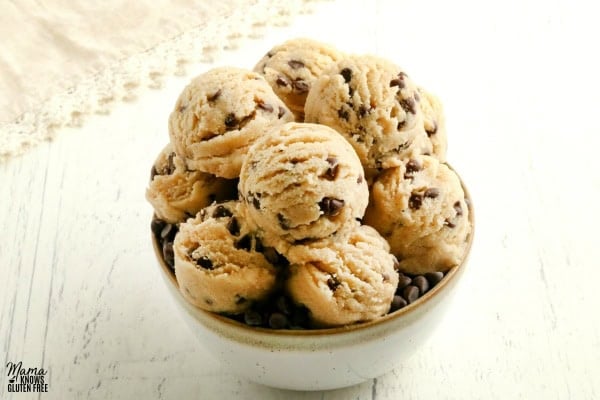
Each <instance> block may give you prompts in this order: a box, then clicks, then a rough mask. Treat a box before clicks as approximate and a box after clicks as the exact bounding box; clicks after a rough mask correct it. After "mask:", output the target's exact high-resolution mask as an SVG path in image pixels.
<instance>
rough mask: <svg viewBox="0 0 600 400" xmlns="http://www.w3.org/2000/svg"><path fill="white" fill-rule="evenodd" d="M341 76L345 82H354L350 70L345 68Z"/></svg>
mask: <svg viewBox="0 0 600 400" xmlns="http://www.w3.org/2000/svg"><path fill="white" fill-rule="evenodd" d="M340 74H341V75H342V76H343V77H344V82H346V83H348V82H350V81H351V80H352V70H351V69H350V68H344V69H343V70H341V71H340Z"/></svg>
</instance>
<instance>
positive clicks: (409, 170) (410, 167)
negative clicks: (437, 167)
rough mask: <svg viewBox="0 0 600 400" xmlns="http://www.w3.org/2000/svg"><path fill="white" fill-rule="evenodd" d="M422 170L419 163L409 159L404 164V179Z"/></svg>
mask: <svg viewBox="0 0 600 400" xmlns="http://www.w3.org/2000/svg"><path fill="white" fill-rule="evenodd" d="M422 169H423V166H422V165H421V163H419V162H418V161H417V160H415V159H412V158H411V159H410V160H408V162H407V163H406V172H405V174H404V177H405V178H406V175H413V174H414V173H415V172H418V171H420V170H422Z"/></svg>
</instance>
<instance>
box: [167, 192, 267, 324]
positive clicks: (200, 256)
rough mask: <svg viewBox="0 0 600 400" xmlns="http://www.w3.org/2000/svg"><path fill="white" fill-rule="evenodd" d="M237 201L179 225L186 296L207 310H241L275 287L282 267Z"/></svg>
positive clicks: (178, 254) (178, 265)
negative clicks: (267, 253)
mask: <svg viewBox="0 0 600 400" xmlns="http://www.w3.org/2000/svg"><path fill="white" fill-rule="evenodd" d="M238 206H239V203H238V202H237V201H231V202H226V203H222V204H213V205H211V206H209V207H207V208H205V209H203V210H202V211H200V212H199V213H198V215H197V217H196V218H195V219H189V220H188V221H187V222H184V223H182V224H181V225H180V227H179V232H178V233H177V235H176V236H175V242H174V245H173V249H174V253H175V276H176V278H177V282H178V284H179V289H180V291H181V293H182V294H183V296H184V297H185V298H186V299H187V300H188V301H189V302H190V303H192V304H193V305H195V306H196V307H199V308H202V309H204V310H208V311H213V312H221V313H231V314H236V313H240V312H243V311H245V310H246V309H248V308H249V307H250V306H251V304H252V303H253V302H255V301H261V300H264V299H265V298H266V297H267V296H268V295H269V294H270V293H271V292H272V291H273V290H274V289H275V284H276V277H277V268H276V267H275V266H273V264H272V263H270V262H269V261H268V260H267V258H266V256H265V254H264V253H263V252H261V251H263V247H262V244H261V243H260V241H258V240H257V239H256V237H254V235H253V233H252V232H251V231H250V230H249V229H248V226H247V224H246V223H245V222H244V220H243V219H241V218H240V213H239V211H238Z"/></svg>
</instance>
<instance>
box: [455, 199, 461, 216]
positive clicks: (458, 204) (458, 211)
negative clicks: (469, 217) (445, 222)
mask: <svg viewBox="0 0 600 400" xmlns="http://www.w3.org/2000/svg"><path fill="white" fill-rule="evenodd" d="M454 211H456V216H457V217H460V216H461V215H463V210H462V206H461V205H460V201H457V202H456V203H454Z"/></svg>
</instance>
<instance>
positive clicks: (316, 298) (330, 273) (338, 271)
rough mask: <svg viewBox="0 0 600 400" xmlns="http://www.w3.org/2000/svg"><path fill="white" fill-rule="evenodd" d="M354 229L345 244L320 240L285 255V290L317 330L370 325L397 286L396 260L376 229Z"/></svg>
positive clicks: (385, 310)
mask: <svg viewBox="0 0 600 400" xmlns="http://www.w3.org/2000/svg"><path fill="white" fill-rule="evenodd" d="M354 226H355V228H354V230H353V231H352V233H351V234H350V236H349V237H348V239H347V241H331V240H330V239H324V240H321V241H318V242H314V243H311V244H309V245H305V246H293V247H292V248H290V251H289V252H288V254H287V257H288V259H289V260H290V262H291V264H290V276H289V278H288V279H287V281H286V284H285V285H286V290H287V291H288V293H289V294H290V296H291V298H292V299H293V301H294V302H295V303H297V304H299V305H303V306H305V307H306V308H307V309H308V310H309V317H310V318H311V321H312V322H313V324H315V325H316V326H339V325H347V324H353V323H356V322H364V321H370V320H373V319H376V318H378V317H381V316H382V315H385V314H387V313H388V311H389V310H390V305H391V302H392V299H393V297H394V292H395V290H396V287H397V286H398V273H397V272H396V270H395V268H394V265H395V263H396V259H395V257H394V256H393V255H391V254H390V252H389V246H388V244H387V242H386V241H385V240H384V239H383V238H382V237H381V236H380V235H379V234H378V233H377V231H375V229H373V228H371V227H370V226H366V225H363V226H361V225H359V224H358V223H355V224H354Z"/></svg>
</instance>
